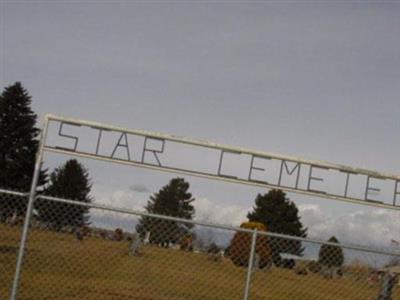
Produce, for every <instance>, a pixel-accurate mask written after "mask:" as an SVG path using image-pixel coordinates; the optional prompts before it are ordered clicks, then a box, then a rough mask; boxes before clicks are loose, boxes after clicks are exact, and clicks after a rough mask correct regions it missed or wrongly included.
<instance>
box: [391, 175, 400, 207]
mask: <svg viewBox="0 0 400 300" xmlns="http://www.w3.org/2000/svg"><path fill="white" fill-rule="evenodd" d="M399 183H400V180H396V181H395V182H394V196H393V205H396V199H397V195H400V192H399V190H398V188H399Z"/></svg>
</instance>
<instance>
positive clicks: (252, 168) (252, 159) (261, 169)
mask: <svg viewBox="0 0 400 300" xmlns="http://www.w3.org/2000/svg"><path fill="white" fill-rule="evenodd" d="M254 158H261V159H262V158H263V159H270V158H269V157H261V156H256V155H252V156H251V161H250V170H249V177H248V180H249V181H257V182H265V183H268V182H267V181H260V180H253V179H252V178H251V174H252V171H253V170H257V171H265V169H263V168H260V167H255V166H254Z"/></svg>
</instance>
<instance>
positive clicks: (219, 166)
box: [42, 115, 400, 210]
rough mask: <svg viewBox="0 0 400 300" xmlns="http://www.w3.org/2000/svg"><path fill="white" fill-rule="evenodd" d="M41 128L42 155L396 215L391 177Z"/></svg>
mask: <svg viewBox="0 0 400 300" xmlns="http://www.w3.org/2000/svg"><path fill="white" fill-rule="evenodd" d="M45 123H46V124H45V127H46V128H45V132H48V131H49V130H52V132H53V134H52V135H51V137H50V138H48V139H46V136H45V135H44V136H43V137H42V139H43V141H42V142H43V150H45V151H50V152H56V153H62V154H68V155H76V156H83V157H87V158H94V159H100V160H105V161H110V162H117V163H122V164H129V165H133V166H138V167H143V168H149V169H155V170H161V171H168V172H174V173H180V174H186V175H192V176H198V177H205V178H211V179H216V180H223V181H228V182H233V183H240V184H247V185H255V186H261V187H267V188H279V189H282V190H286V191H289V192H295V193H302V194H306V195H311V196H318V197H323V198H329V199H335V200H341V201H347V202H354V203H358V204H367V205H374V206H378V207H385V208H391V209H398V210H400V206H399V205H398V204H397V203H398V200H400V176H396V175H390V174H384V173H380V172H376V171H371V170H365V169H361V168H353V167H349V166H344V165H339V164H334V163H328V162H321V161H315V160H305V159H301V158H297V157H291V156H285V155H280V154H273V153H268V152H261V151H253V150H249V149H244V148H238V147H231V146H227V145H220V144H216V143H211V142H206V141H200V140H193V139H187V138H182V137H176V136H172V135H166V134H160V133H155V132H148V131H142V130H134V129H126V128H121V127H115V126H110V125H105V124H101V123H95V122H88V121H83V120H76V119H70V118H64V117H59V116H53V115H47V116H46V122H45ZM193 157H196V159H193ZM189 158H190V159H189Z"/></svg>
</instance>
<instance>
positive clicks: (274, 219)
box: [247, 189, 307, 265]
mask: <svg viewBox="0 0 400 300" xmlns="http://www.w3.org/2000/svg"><path fill="white" fill-rule="evenodd" d="M247 218H248V219H249V221H250V222H260V223H262V224H264V225H265V226H266V227H267V228H268V231H270V232H274V233H280V234H285V235H291V236H298V237H306V235H307V229H306V228H303V224H302V223H301V221H300V217H299V214H298V209H297V207H296V205H295V204H294V203H293V202H292V201H290V199H289V198H287V197H286V194H285V193H284V192H283V191H282V190H277V189H273V190H271V191H269V192H268V193H267V194H264V195H261V194H258V195H257V197H256V199H255V206H254V207H253V211H252V212H249V213H248V214H247ZM270 246H271V248H272V257H273V260H274V263H275V264H276V265H280V264H281V259H280V253H290V254H294V255H302V253H303V251H304V248H303V247H302V245H301V242H299V241H294V240H289V239H282V238H276V237H271V238H270Z"/></svg>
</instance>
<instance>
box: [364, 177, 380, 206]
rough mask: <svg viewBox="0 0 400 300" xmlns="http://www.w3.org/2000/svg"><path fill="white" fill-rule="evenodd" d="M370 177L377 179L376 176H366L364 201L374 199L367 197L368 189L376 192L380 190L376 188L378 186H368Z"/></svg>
mask: <svg viewBox="0 0 400 300" xmlns="http://www.w3.org/2000/svg"><path fill="white" fill-rule="evenodd" d="M371 178H375V179H379V178H376V177H371V176H370V175H368V176H367V185H366V187H365V197H364V200H365V201H375V200H372V199H368V192H369V191H374V192H377V193H379V192H380V191H381V190H380V189H378V188H373V187H370V186H369V183H370V179H371Z"/></svg>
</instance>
